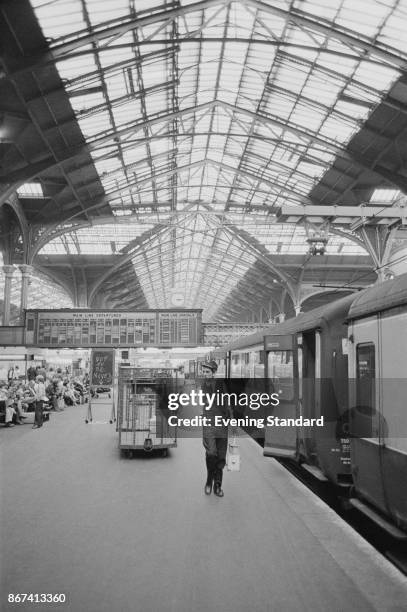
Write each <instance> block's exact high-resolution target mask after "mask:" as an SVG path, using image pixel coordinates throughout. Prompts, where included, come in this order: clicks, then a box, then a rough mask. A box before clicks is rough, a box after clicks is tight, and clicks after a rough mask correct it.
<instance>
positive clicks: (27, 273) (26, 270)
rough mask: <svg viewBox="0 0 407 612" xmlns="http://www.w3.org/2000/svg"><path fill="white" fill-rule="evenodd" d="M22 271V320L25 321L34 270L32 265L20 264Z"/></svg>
mask: <svg viewBox="0 0 407 612" xmlns="http://www.w3.org/2000/svg"><path fill="white" fill-rule="evenodd" d="M19 269H20V271H21V299H20V320H21V322H23V321H24V311H25V309H26V308H27V302H28V289H29V285H30V277H31V276H32V273H33V271H34V269H33V267H32V266H29V265H27V264H22V265H21V266H19Z"/></svg>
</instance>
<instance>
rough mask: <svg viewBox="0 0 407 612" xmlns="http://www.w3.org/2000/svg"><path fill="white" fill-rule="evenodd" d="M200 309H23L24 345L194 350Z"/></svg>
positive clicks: (199, 333)
mask: <svg viewBox="0 0 407 612" xmlns="http://www.w3.org/2000/svg"><path fill="white" fill-rule="evenodd" d="M201 334H202V310H201V309H189V310H187V309H172V310H143V311H133V312H127V311H117V310H86V309H63V310H26V316H25V330H24V337H25V338H24V339H25V345H26V346H36V347H44V348H79V347H80V348H92V347H95V348H98V347H100V348H103V347H105V348H109V347H112V348H115V347H124V348H126V347H146V348H147V347H157V348H170V347H194V346H197V345H199V344H200V343H201Z"/></svg>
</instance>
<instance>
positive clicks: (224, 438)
mask: <svg viewBox="0 0 407 612" xmlns="http://www.w3.org/2000/svg"><path fill="white" fill-rule="evenodd" d="M203 367H207V368H209V369H211V370H212V372H215V371H216V369H217V364H216V361H210V362H209V363H208V364H207V365H206V364H205V365H203ZM202 391H203V393H208V394H211V395H212V394H216V393H217V392H219V396H220V397H221V394H222V393H226V389H225V385H224V383H223V381H222V380H221V379H217V378H209V379H206V380H204V381H203V384H202ZM204 416H205V417H208V421H209V420H210V422H211V425H210V426H209V425H208V426H206V427H203V445H204V448H205V451H206V469H207V479H206V484H205V493H206V494H207V495H209V494H210V493H211V491H212V485H213V490H214V493H215V495H217V496H218V497H223V491H222V476H223V468H224V467H225V464H226V452H227V447H228V428H227V426H225V425H220V426H215V417H216V416H218V417H222V418H224V419H227V418H229V417H230V409H229V406H228V405H227V403H226V405H222V402H221V401H220V402H216V400H215V401H214V402H213V404H212V406H211V408H210V409H209V410H207V409H206V408H205V409H204Z"/></svg>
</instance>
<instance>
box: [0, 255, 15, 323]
mask: <svg viewBox="0 0 407 612" xmlns="http://www.w3.org/2000/svg"><path fill="white" fill-rule="evenodd" d="M14 270H15V268H14V266H3V272H4V304H3V325H9V324H10V305H11V281H12V279H13V273H14Z"/></svg>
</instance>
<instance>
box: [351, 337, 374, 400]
mask: <svg viewBox="0 0 407 612" xmlns="http://www.w3.org/2000/svg"><path fill="white" fill-rule="evenodd" d="M375 377H376V361H375V346H374V344H373V342H369V343H365V344H358V346H357V347H356V401H357V404H358V406H369V407H370V408H374V407H375Z"/></svg>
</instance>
